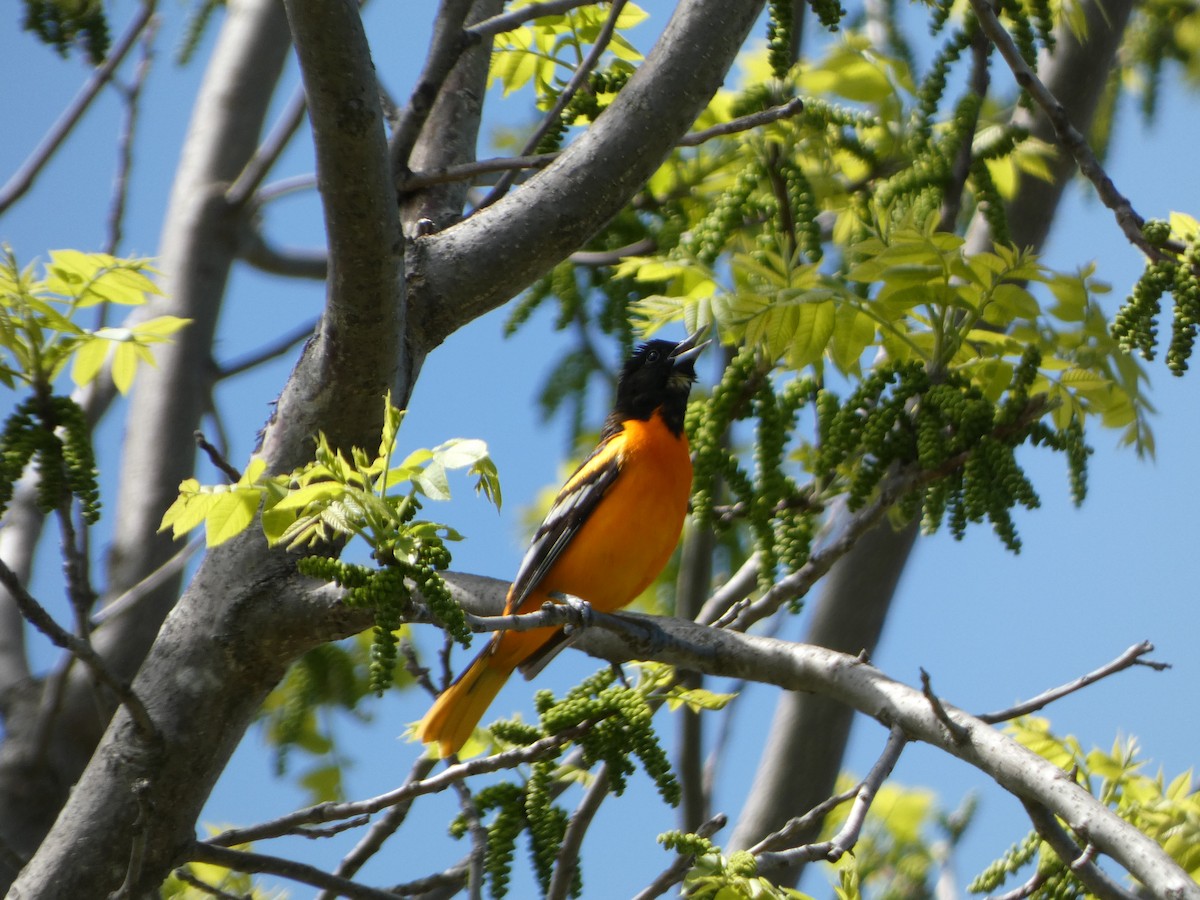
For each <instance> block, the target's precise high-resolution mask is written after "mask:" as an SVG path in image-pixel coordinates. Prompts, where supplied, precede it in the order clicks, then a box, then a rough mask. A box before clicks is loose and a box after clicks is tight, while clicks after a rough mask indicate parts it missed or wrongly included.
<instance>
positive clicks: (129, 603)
mask: <svg viewBox="0 0 1200 900" xmlns="http://www.w3.org/2000/svg"><path fill="white" fill-rule="evenodd" d="M203 549H204V538H203V537H198V538H193V539H192V540H190V541H188V542H187V543H186V544H184V545H183V547H181V548H180V549H179V550H177V551H176V552H175V555H174V556H172V557H171V558H170V559H168V560H167V561H166V562H165V563H163V564H162V565H161V566H159V567H158V568H157V569H155V570H154V571H153V572H151V573H150V574H149V575H147V576H146V577H145V578H143V579H142V580H141V581H139V582H138V583H137V584H135V585H134V586H133V587H131V588H130V589H129V590H127V591H125V592H124V593H122V594H121V595H120V596H119V597H117V598H116V599H114V600H113V601H112V602H111V603H108V604H106V605H105V606H104V607H103V608H102V609H99V610H97V611H96V612H95V614H94V615H93V616H92V627H93V628H95V627H96V626H98V625H100V623H101V622H106V621H108V620H109V619H111V618H113V617H114V616H119V615H121V614H122V613H124V612H126V611H128V610H130V609H133V608H134V607H135V606H137V605H138V603H140V602H141V601H142V600H144V599H146V598H147V597H149V596H150V595H151V594H152V593H154V591H155V590H156V589H157V588H158V587H159V586H160V585H162V584H163V583H164V582H166V581H168V580H169V579H171V578H174V577H175V576H176V575H178V574H179V572H180V570H182V569H183V567H184V566H186V565H187V564H188V560H190V559H191V558H192V557H193V556H195V555H196V554H197V553H199V552H200V551H201V550H203Z"/></svg>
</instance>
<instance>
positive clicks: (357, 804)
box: [208, 721, 595, 847]
mask: <svg viewBox="0 0 1200 900" xmlns="http://www.w3.org/2000/svg"><path fill="white" fill-rule="evenodd" d="M594 725H595V722H592V721H588V722H582V723H580V724H579V725H576V726H575V727H573V728H569V729H567V730H566V731H563V732H561V733H559V734H556V735H553V736H552V737H547V738H542V739H541V740H540V741H535V742H534V743H532V744H530V745H529V746H528V747H517V748H515V749H513V750H506V751H504V752H503V753H497V754H496V755H494V756H481V757H476V758H475V759H472V760H468V761H467V762H461V763H456V764H454V765H452V766H447V767H446V768H445V769H443V770H442V771H441V772H439V773H438V774H436V775H431V776H430V777H428V778H425V779H422V780H420V781H415V782H412V783H409V784H405V785H403V786H401V787H398V788H396V789H395V790H393V791H389V792H387V793H386V794H380V795H379V796H377V797H372V798H370V799H368V800H358V801H353V802H342V803H334V802H327V803H318V804H317V805H315V806H308V807H305V808H303V809H298V810H295V811H293V812H290V813H287V814H286V815H283V816H280V817H279V818H277V819H272V820H270V821H268V822H263V823H261V824H259V825H251V826H249V827H247V828H231V829H229V830H228V831H223V832H221V833H220V834H218V835H216V836H215V837H213V838H211V839H210V840H209V841H208V843H210V844H213V845H215V846H218V847H229V846H234V845H237V844H248V843H251V842H253V841H261V840H265V839H267V838H273V837H280V836H282V835H285V834H292V833H294V831H295V829H297V828H300V827H301V826H304V825H312V824H319V823H322V822H332V821H335V820H337V819H345V818H349V817H350V816H359V815H364V814H368V815H369V814H371V813H376V812H379V811H380V810H381V809H386V808H388V807H391V806H396V805H397V804H400V803H405V802H407V801H409V800H411V799H412V798H414V797H419V796H421V795H423V794H436V793H438V792H440V791H444V790H446V789H447V788H449V787H451V786H452V785H454V784H457V783H458V782H460V781H462V780H464V779H466V778H470V777H471V776H473V775H482V774H485V773H487V772H498V771H500V770H501V769H510V768H512V767H514V766H517V765H521V764H522V763H527V762H533V761H534V760H537V759H541V758H542V757H543V756H546V755H548V754H550V753H553V752H555V751H557V750H558V748H559V747H560V746H561V745H562V744H564V743H565V742H567V741H569V740H572V739H573V738H576V737H579V736H580V735H581V734H584V733H586V732H587V731H589V730H591V728H593V727H594Z"/></svg>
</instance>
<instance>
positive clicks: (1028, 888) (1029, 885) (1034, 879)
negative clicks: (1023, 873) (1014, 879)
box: [988, 872, 1046, 900]
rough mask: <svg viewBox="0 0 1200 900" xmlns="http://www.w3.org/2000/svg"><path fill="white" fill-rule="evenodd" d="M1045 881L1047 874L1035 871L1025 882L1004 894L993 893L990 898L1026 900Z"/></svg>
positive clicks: (994, 899)
mask: <svg viewBox="0 0 1200 900" xmlns="http://www.w3.org/2000/svg"><path fill="white" fill-rule="evenodd" d="M1045 883H1046V876H1045V875H1043V874H1042V873H1041V872H1034V873H1033V875H1032V876H1030V878H1029V880H1028V881H1026V882H1025V883H1024V884H1019V885H1017V886H1016V887H1015V888H1013V889H1012V890H1011V891H1005V892H1004V893H1003V894H992V895H991V896H990V897H989V898H988V900H1026V898H1027V897H1032V896H1033V895H1034V893H1035V892H1036V891H1037V889H1038V888H1040V887H1041V886H1042V885H1043V884H1045Z"/></svg>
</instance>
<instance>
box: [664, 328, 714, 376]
mask: <svg viewBox="0 0 1200 900" xmlns="http://www.w3.org/2000/svg"><path fill="white" fill-rule="evenodd" d="M707 332H708V329H707V328H700V329H698V330H697V331H696V332H695V333H694V334H689V335H688V336H687V337H685V338H684V339H683V340H682V341H680V342H679V343H678V344H676V345H675V349H674V350H672V351H671V359H672V360H673V361H674V363H675V366H676V367H679V366H690V365H692V364H693V363H694V362H695V361H696V357H698V356H699V355H700V354H701V353H702V352H703V351H704V348H705V347H707V346H708V345H709V344H711V343H712V341H703V342H701V341H700V338H702V337H704V335H705V334H706V333H707Z"/></svg>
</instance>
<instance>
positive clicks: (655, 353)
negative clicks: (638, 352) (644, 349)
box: [646, 350, 662, 363]
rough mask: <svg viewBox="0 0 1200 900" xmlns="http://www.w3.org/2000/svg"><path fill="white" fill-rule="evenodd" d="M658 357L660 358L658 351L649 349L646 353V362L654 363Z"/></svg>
mask: <svg viewBox="0 0 1200 900" xmlns="http://www.w3.org/2000/svg"><path fill="white" fill-rule="evenodd" d="M660 359H662V354H661V353H659V352H658V351H657V350H651V351H650V352H649V353H647V354H646V362H648V363H656V362H658V361H659V360H660Z"/></svg>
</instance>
